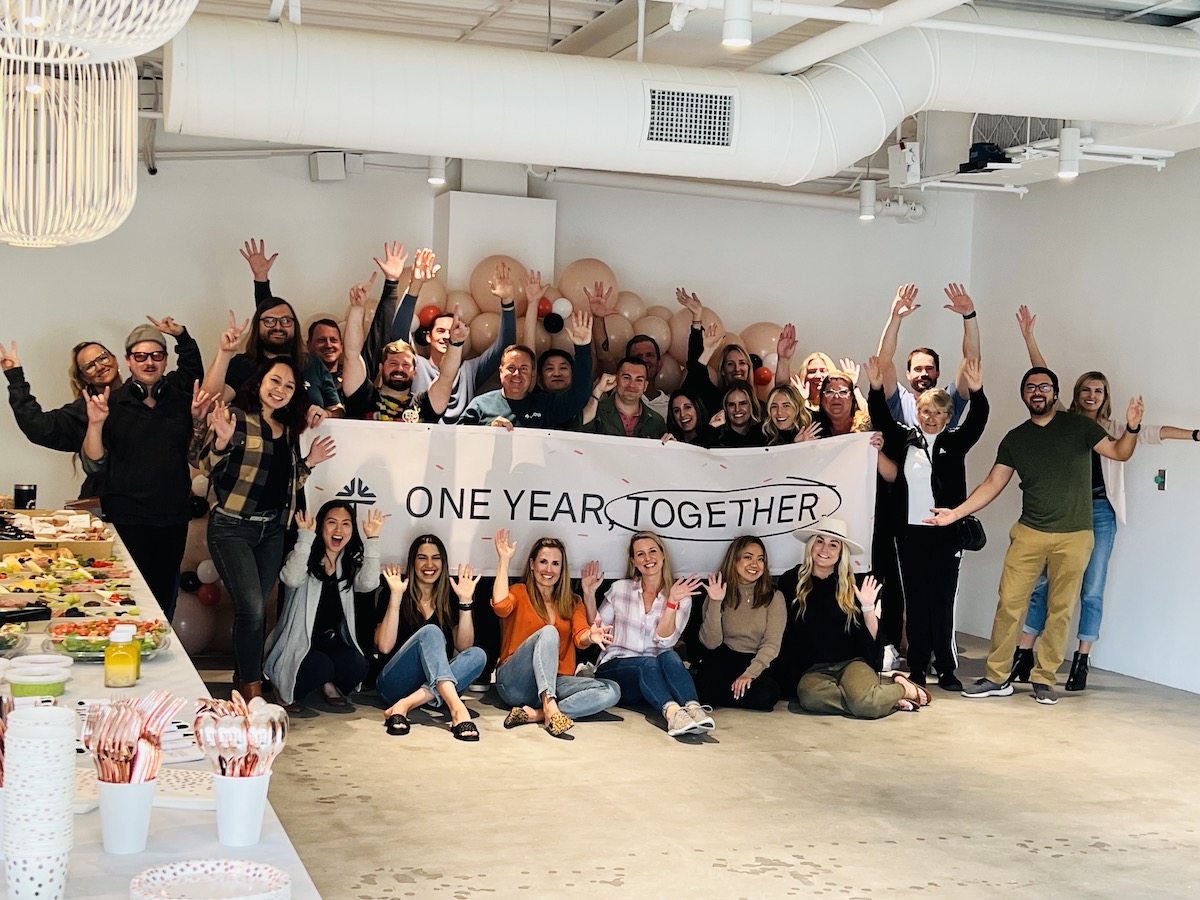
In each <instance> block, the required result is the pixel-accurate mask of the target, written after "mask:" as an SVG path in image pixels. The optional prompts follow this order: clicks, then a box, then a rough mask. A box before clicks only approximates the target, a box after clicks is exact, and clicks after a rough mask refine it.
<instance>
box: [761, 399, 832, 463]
mask: <svg viewBox="0 0 1200 900" xmlns="http://www.w3.org/2000/svg"><path fill="white" fill-rule="evenodd" d="M766 411H767V414H766V416H765V417H764V418H763V424H762V430H763V437H764V439H765V441H766V446H768V447H774V446H776V445H778V444H798V443H801V442H802V441H811V440H814V439H815V438H816V437H817V436H818V435H819V433H820V430H821V429H820V426H818V425H817V424H816V423H814V422H813V420H812V413H810V412H809V411H808V407H807V406H805V404H804V398H803V397H801V396H800V392H799V391H798V390H796V388H795V387H793V386H792V385H790V384H781V385H779V386H777V387H775V388H772V389H771V393H769V394H767V403H766Z"/></svg>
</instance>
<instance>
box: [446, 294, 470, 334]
mask: <svg viewBox="0 0 1200 900" xmlns="http://www.w3.org/2000/svg"><path fill="white" fill-rule="evenodd" d="M452 312H453V314H454V321H453V322H451V323H450V343H451V344H462V343H465V342H466V340H467V338H469V337H470V336H471V326H470V325H468V324H467V323H466V322H464V321H463V320H462V319H461V318H460V316H461V315H462V313H461V312H460V310H459V308H458V304H457V303H455V304H454V309H453V311H452Z"/></svg>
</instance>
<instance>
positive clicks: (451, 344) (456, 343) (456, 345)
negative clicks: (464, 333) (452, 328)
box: [450, 341, 466, 347]
mask: <svg viewBox="0 0 1200 900" xmlns="http://www.w3.org/2000/svg"><path fill="white" fill-rule="evenodd" d="M465 343H466V341H451V342H450V346H451V347H461V346H462V345H463V344H465Z"/></svg>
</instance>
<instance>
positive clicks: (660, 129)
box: [646, 88, 734, 147]
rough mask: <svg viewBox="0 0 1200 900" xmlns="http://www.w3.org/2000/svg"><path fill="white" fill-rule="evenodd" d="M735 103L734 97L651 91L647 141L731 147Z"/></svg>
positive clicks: (659, 90)
mask: <svg viewBox="0 0 1200 900" xmlns="http://www.w3.org/2000/svg"><path fill="white" fill-rule="evenodd" d="M733 101H734V96H733V94H715V93H700V92H698V91H680V90H671V89H664V88H650V122H649V125H648V127H647V129H646V140H647V141H656V142H659V143H667V144H692V145H695V146H700V147H732V146H733V106H734V104H733Z"/></svg>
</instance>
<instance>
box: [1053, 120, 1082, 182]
mask: <svg viewBox="0 0 1200 900" xmlns="http://www.w3.org/2000/svg"><path fill="white" fill-rule="evenodd" d="M1082 158H1083V151H1082V149H1081V147H1080V133H1079V129H1078V128H1060V129H1059V130H1058V177H1059V178H1061V179H1063V180H1064V181H1068V180H1070V179H1072V178H1078V177H1079V160H1080V159H1082Z"/></svg>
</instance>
